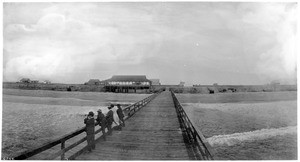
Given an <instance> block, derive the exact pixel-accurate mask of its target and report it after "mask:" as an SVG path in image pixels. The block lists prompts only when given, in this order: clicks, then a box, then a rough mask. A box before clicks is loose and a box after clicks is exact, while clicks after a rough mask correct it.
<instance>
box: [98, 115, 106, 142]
mask: <svg viewBox="0 0 300 162" xmlns="http://www.w3.org/2000/svg"><path fill="white" fill-rule="evenodd" d="M97 112H98V115H97V119H96V120H97V122H98V123H99V126H101V130H102V136H103V139H104V140H105V141H106V136H105V128H106V118H105V115H104V114H103V113H102V110H101V109H99V110H98V111H97Z"/></svg>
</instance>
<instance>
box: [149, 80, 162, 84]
mask: <svg viewBox="0 0 300 162" xmlns="http://www.w3.org/2000/svg"><path fill="white" fill-rule="evenodd" d="M149 80H150V81H151V85H160V82H159V79H149Z"/></svg>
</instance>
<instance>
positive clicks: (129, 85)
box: [103, 75, 151, 93]
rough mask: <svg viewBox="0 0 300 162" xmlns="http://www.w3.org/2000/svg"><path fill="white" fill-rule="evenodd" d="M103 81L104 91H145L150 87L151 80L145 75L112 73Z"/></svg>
mask: <svg viewBox="0 0 300 162" xmlns="http://www.w3.org/2000/svg"><path fill="white" fill-rule="evenodd" d="M103 82H105V91H106V92H117V93H146V92H149V91H150V87H151V81H150V80H148V79H147V78H146V76H145V75H114V76H112V77H111V78H110V79H107V80H104V81H103Z"/></svg>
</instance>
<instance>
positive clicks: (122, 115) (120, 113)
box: [117, 108, 124, 119]
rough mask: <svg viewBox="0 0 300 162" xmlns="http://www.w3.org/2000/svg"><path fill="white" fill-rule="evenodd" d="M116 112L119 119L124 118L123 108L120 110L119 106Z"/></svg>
mask: <svg viewBox="0 0 300 162" xmlns="http://www.w3.org/2000/svg"><path fill="white" fill-rule="evenodd" d="M117 114H118V117H119V118H120V119H121V118H124V114H123V110H122V109H121V108H118V110H117Z"/></svg>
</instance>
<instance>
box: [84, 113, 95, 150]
mask: <svg viewBox="0 0 300 162" xmlns="http://www.w3.org/2000/svg"><path fill="white" fill-rule="evenodd" d="M84 124H85V125H86V127H85V131H86V140H87V143H88V151H89V152H91V151H92V149H95V148H96V146H95V120H94V113H93V112H92V111H90V112H89V114H88V116H87V117H86V118H85V119H84Z"/></svg>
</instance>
